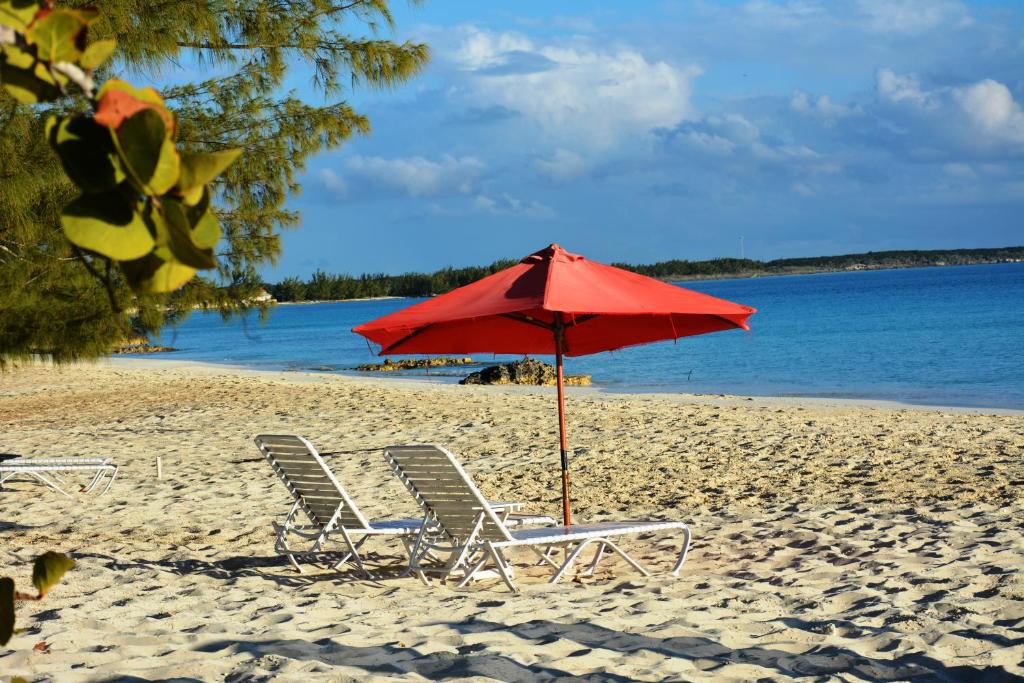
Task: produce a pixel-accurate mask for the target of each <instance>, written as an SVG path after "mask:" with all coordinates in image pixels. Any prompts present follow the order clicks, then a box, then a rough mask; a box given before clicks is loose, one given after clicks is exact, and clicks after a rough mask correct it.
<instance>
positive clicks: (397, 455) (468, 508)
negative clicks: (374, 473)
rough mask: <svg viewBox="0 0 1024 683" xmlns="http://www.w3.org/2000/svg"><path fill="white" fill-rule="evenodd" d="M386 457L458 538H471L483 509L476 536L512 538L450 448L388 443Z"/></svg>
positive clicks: (419, 501) (447, 530) (420, 501)
mask: <svg viewBox="0 0 1024 683" xmlns="http://www.w3.org/2000/svg"><path fill="white" fill-rule="evenodd" d="M384 457H385V459H387V461H388V464H390V465H391V469H392V470H394V472H395V474H396V475H397V476H398V478H399V479H401V480H402V483H403V484H405V487H406V488H407V489H409V492H410V493H411V494H412V495H413V498H415V499H416V502H417V504H419V506H420V508H421V509H422V510H423V512H424V513H425V514H426V515H427V516H428V517H430V518H432V519H434V520H436V521H437V523H438V524H439V525H440V526H441V528H442V529H443V530H444V532H445V534H447V535H448V536H449V537H451V538H452V539H453V540H455V541H456V542H459V541H466V540H468V538H469V536H470V535H471V534H472V533H473V529H474V528H475V526H476V523H477V520H478V519H479V518H480V514H481V513H483V515H484V517H483V525H482V527H481V528H480V531H479V536H478V537H477V538H479V539H483V540H490V541H507V540H510V539H511V538H512V537H511V535H510V534H509V532H508V529H507V528H506V527H505V525H504V524H503V523H502V522H501V520H500V519H498V516H497V515H496V514H494V511H493V510H491V508H490V506H489V505H488V504H487V500H486V499H485V498H484V497H483V495H482V494H481V493H480V490H479V489H477V487H476V485H475V484H474V483H473V480H472V479H470V478H469V474H467V473H466V470H464V469H462V466H461V465H460V464H459V463H458V461H456V460H455V456H454V455H452V454H451V453H450V452H449V451H448V450H447V449H445V448H443V447H441V446H432V445H418V446H388V447H387V448H385V449H384Z"/></svg>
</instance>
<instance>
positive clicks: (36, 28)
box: [25, 8, 87, 64]
mask: <svg viewBox="0 0 1024 683" xmlns="http://www.w3.org/2000/svg"><path fill="white" fill-rule="evenodd" d="M86 25H87V23H86V20H85V18H84V16H83V13H82V12H79V11H78V10H73V9H67V8H60V9H55V10H52V11H50V12H48V13H47V14H46V15H44V16H42V17H39V18H37V19H36V20H35V21H34V22H32V24H31V25H30V26H29V27H28V28H27V29H26V30H25V37H26V38H27V40H28V41H29V43H31V44H34V45H35V46H36V54H37V55H38V56H39V59H41V60H43V61H44V62H50V63H51V64H56V63H57V62H74V61H76V60H77V59H78V58H79V57H80V56H81V55H82V50H81V49H80V47H79V45H80V44H81V41H82V38H83V37H84V31H85V28H86Z"/></svg>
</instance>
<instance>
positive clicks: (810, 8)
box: [742, 0, 825, 29]
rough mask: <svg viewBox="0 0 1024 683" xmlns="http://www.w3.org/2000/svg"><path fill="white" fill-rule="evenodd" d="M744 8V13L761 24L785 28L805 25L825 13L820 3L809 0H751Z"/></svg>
mask: <svg viewBox="0 0 1024 683" xmlns="http://www.w3.org/2000/svg"><path fill="white" fill-rule="evenodd" d="M742 9H743V12H744V14H746V15H747V16H748V17H750V18H751V19H754V20H755V21H757V22H758V23H759V24H762V25H768V26H771V27H774V28H784V29H788V28H798V27H801V26H804V25H805V24H807V23H808V22H810V21H813V20H816V19H819V18H820V17H821V16H822V15H823V14H824V13H825V9H824V8H823V7H822V6H821V5H820V4H819V3H817V2H810V1H808V0H789V1H788V2H772V1H771V0H749V2H747V3H745V4H744V5H743V8H742Z"/></svg>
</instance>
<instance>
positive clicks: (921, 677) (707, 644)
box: [451, 618, 1022, 683]
mask: <svg viewBox="0 0 1024 683" xmlns="http://www.w3.org/2000/svg"><path fill="white" fill-rule="evenodd" d="M451 626H452V627H453V628H456V629H457V630H459V631H461V632H463V633H467V634H469V633H472V634H477V633H489V632H501V633H512V634H515V635H517V636H519V637H520V638H523V639H524V640H532V641H538V644H545V643H551V642H554V641H556V640H559V639H567V640H572V641H575V642H577V643H579V644H580V645H583V646H584V647H587V648H592V649H606V650H614V651H616V652H619V653H623V654H628V653H632V652H639V651H646V652H653V653H656V654H659V655H663V656H665V657H673V658H682V659H688V660H690V661H696V660H703V661H701V665H700V668H701V669H702V670H703V671H705V672H711V671H715V670H716V669H719V668H721V667H723V666H726V665H729V664H748V665H749V664H753V665H755V666H760V667H762V668H765V669H773V670H775V671H776V672H777V673H778V674H780V675H783V676H789V677H798V676H832V675H837V674H840V673H847V674H853V675H855V676H856V677H858V679H860V680H865V681H877V682H887V681H950V682H952V681H975V682H979V683H1002V682H1003V681H1020V680H1022V679H1021V677H1019V676H1016V675H1014V674H1012V673H1010V672H1008V671H1006V670H1005V669H1003V668H1002V667H999V666H969V665H959V666H949V665H947V664H945V663H944V662H941V661H939V660H937V659H935V658H933V657H929V656H927V655H924V654H921V653H914V652H911V653H907V654H904V655H901V656H898V657H896V658H894V659H875V658H872V657H868V656H866V655H863V654H860V653H858V652H854V651H853V650H850V649H848V648H844V647H841V646H837V645H821V646H815V647H812V648H811V649H809V650H807V651H806V652H801V653H793V652H786V651H785V650H780V649H773V648H769V647H759V646H755V647H744V648H731V647H728V646H726V645H723V644H721V643H719V642H716V641H715V640H712V639H711V638H708V637H703V636H696V637H694V636H676V637H671V638H654V637H651V636H645V635H641V634H638V633H626V632H623V631H615V630H614V629H610V628H606V627H604V626H598V625H596V624H589V623H585V622H583V623H577V624H562V623H557V622H551V621H544V620H541V619H534V620H532V621H527V622H524V623H521V624H515V625H511V626H510V625H508V624H502V623H497V622H492V621H486V620H482V619H475V618H472V619H469V620H467V621H466V622H463V623H460V624H452V625H451Z"/></svg>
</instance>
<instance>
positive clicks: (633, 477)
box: [0, 361, 1024, 681]
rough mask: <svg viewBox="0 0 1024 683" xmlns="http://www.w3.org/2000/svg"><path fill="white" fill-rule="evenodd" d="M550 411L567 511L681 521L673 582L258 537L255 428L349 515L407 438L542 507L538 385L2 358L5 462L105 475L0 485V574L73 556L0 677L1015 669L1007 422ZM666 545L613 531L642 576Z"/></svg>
mask: <svg viewBox="0 0 1024 683" xmlns="http://www.w3.org/2000/svg"><path fill="white" fill-rule="evenodd" d="M567 409H568V419H569V425H570V437H571V441H572V445H573V446H574V447H576V448H578V449H579V450H578V452H577V453H576V455H575V456H574V457H573V459H572V470H573V493H574V496H573V497H574V502H575V510H576V515H577V518H578V520H588V521H599V520H611V519H630V518H632V519H637V518H646V517H652V516H653V517H657V518H665V519H680V520H683V521H686V522H688V523H690V524H691V526H692V528H693V531H694V546H693V549H692V552H691V555H690V558H689V560H688V561H687V563H686V565H685V566H684V567H683V571H682V572H681V575H680V576H679V578H678V579H672V578H671V577H669V576H667V575H665V574H660V575H659V574H656V575H655V576H653V577H651V578H644V577H642V576H640V575H638V574H636V573H633V572H631V571H629V568H628V567H627V566H626V565H625V564H624V563H622V562H620V561H610V560H606V561H605V563H603V564H602V565H601V567H600V568H599V570H598V572H597V573H596V574H595V576H593V577H590V578H581V577H577V578H576V579H575V580H572V581H567V582H565V583H563V584H559V585H556V586H550V585H548V584H547V583H546V579H547V577H548V574H547V573H546V572H545V571H542V570H541V569H539V568H531V567H529V566H527V565H526V564H525V560H526V558H525V556H522V555H513V556H512V559H513V560H514V561H515V559H516V558H519V559H520V560H522V562H521V563H520V564H519V565H518V566H519V567H520V569H519V577H520V586H521V588H522V591H523V592H522V594H521V595H518V596H517V595H513V594H510V593H509V592H508V591H507V590H506V589H505V588H504V586H503V585H502V584H501V583H500V582H495V581H485V582H479V583H475V584H472V585H471V586H468V587H467V588H464V589H456V588H453V587H452V586H451V585H435V586H433V587H429V588H428V587H425V586H423V585H422V584H421V583H419V582H418V581H417V580H415V579H410V578H389V577H393V576H394V575H395V574H397V572H398V571H399V569H400V568H401V560H402V557H401V549H400V547H399V546H398V544H397V543H390V542H387V541H379V542H377V544H376V545H374V546H373V547H372V549H373V550H375V551H376V552H375V553H374V557H375V562H376V564H377V566H382V567H383V569H382V572H384V573H385V574H386V575H387V576H386V577H385V578H383V579H381V580H379V581H368V580H365V579H363V578H362V577H361V576H359V575H357V574H355V573H348V572H342V573H339V572H334V571H326V570H322V569H317V568H315V567H308V568H307V572H306V573H305V574H301V575H300V574H297V573H295V572H294V571H292V570H291V569H290V567H289V566H288V564H287V562H286V561H285V560H284V559H283V558H281V557H279V556H277V555H275V553H274V551H273V534H272V530H271V520H272V519H280V518H281V517H283V515H284V513H285V512H287V509H288V506H289V503H290V500H289V496H288V493H287V492H286V491H285V489H284V487H283V486H282V485H281V483H280V482H279V481H278V480H277V479H276V477H275V476H274V474H273V473H272V471H271V469H270V467H269V466H268V465H267V463H266V462H265V461H264V460H263V459H262V457H261V456H260V454H259V453H258V451H257V450H256V448H255V447H254V445H253V443H252V438H253V437H254V436H255V435H256V434H258V433H261V432H264V433H296V434H302V435H305V436H307V437H308V438H310V439H311V440H312V442H313V443H314V444H315V445H316V446H317V447H318V448H319V449H320V451H321V452H322V453H324V454H330V455H329V457H328V460H329V462H330V463H331V466H332V467H333V468H334V470H335V471H336V472H337V474H338V476H339V478H340V479H341V481H342V482H343V483H344V484H345V485H346V487H347V488H348V489H349V491H350V492H351V493H352V495H353V496H354V497H355V499H356V500H357V501H358V502H359V503H360V504H361V505H362V508H363V509H364V511H366V512H367V513H368V514H369V515H370V516H371V517H374V518H388V517H405V516H414V515H415V512H416V510H415V507H414V505H413V503H412V500H411V498H410V497H409V495H408V493H406V491H405V490H404V489H403V488H401V486H400V484H399V483H398V482H397V480H395V479H394V478H393V476H392V475H391V474H390V473H389V472H388V470H387V469H386V466H385V464H384V461H383V458H382V455H381V449H382V448H383V447H385V446H388V445H391V444H400V443H424V442H427V443H439V444H443V445H446V446H447V447H449V448H450V449H451V450H452V451H453V452H454V453H456V454H457V455H458V456H459V457H460V459H461V460H462V462H463V463H464V464H465V465H466V467H467V469H468V470H469V471H470V472H471V473H472V474H473V476H474V477H475V479H476V481H477V483H478V485H479V486H480V487H481V489H482V490H483V492H484V494H485V495H487V496H489V497H490V498H492V499H506V500H508V499H515V500H521V501H525V502H527V503H528V505H529V509H530V510H532V511H537V512H546V513H549V514H552V515H556V516H557V515H558V513H559V509H560V507H559V506H560V503H559V497H558V491H559V484H558V455H557V451H556V448H555V446H556V443H557V420H556V417H555V402H554V397H553V391H551V390H509V389H503V388H497V387H468V386H467V387H462V386H452V385H440V384H428V383H423V382H408V381H393V380H386V379H353V378H348V377H339V376H333V375H312V374H300V373H255V372H248V371H243V370H235V369H230V368H219V367H212V366H201V365H188V364H174V363H166V364H162V363H161V362H160V361H140V362H131V361H128V362H125V361H119V362H115V363H102V364H98V365H86V366H74V367H67V368H61V369H54V368H47V367H29V368H22V369H18V370H16V371H14V372H9V373H6V374H3V375H0V453H9V454H16V455H21V456H25V457H47V456H48V457H56V456H73V455H74V456H85V455H90V456H110V457H113V458H114V459H115V460H116V461H117V462H118V464H119V465H120V467H121V474H120V475H119V477H118V480H117V482H116V483H115V484H114V486H113V488H112V489H111V491H110V493H109V494H107V495H105V496H102V497H99V496H95V495H84V494H79V495H76V496H75V497H73V498H71V499H67V498H63V497H61V496H60V495H58V494H56V493H52V492H48V491H46V490H45V489H44V488H43V487H41V486H40V485H38V484H33V483H29V482H18V483H12V484H11V485H10V486H9V487H8V488H6V489H4V490H3V491H2V492H0V568H2V570H0V574H3V575H12V576H14V577H15V579H16V580H17V581H18V583H19V584H21V585H26V584H27V583H28V582H29V577H30V573H31V561H32V559H33V558H34V557H35V556H36V555H38V554H40V553H42V552H43V551H45V550H49V549H54V550H60V551H63V552H67V553H69V554H70V555H71V556H72V557H73V558H74V559H75V560H76V561H77V563H78V566H77V568H76V569H75V570H73V571H72V572H71V573H70V574H69V575H68V576H67V577H66V579H65V581H64V582H63V583H62V584H61V585H60V586H59V587H57V588H56V589H55V590H54V591H53V592H52V594H50V595H49V596H47V598H46V599H45V600H44V601H42V602H39V603H32V604H22V605H20V608H19V619H20V620H21V625H22V626H25V627H28V631H27V632H26V633H23V634H21V635H18V636H16V637H15V638H14V639H13V641H12V642H11V644H10V646H9V648H8V649H0V678H2V677H3V676H4V675H22V676H28V677H30V678H32V677H36V678H37V679H39V680H43V679H45V680H55V681H86V680H89V681H92V680H163V679H174V680H199V681H211V680H218V681H220V680H227V681H242V680H246V681H248V680H284V681H291V680H294V681H350V680H351V681H366V680H383V679H388V678H402V679H404V680H425V679H449V680H454V679H467V680H477V681H489V680H499V681H535V680H547V679H550V678H556V677H563V676H572V677H576V680H585V681H662V680H715V681H752V680H776V679H790V678H795V679H804V680H844V681H854V680H883V681H900V680H941V681H1003V680H1016V679H1018V678H1021V677H1024V574H1022V573H1021V567H1022V566H1024V529H1022V525H1024V495H1022V491H1024V416H1022V415H1020V414H993V413H985V412H984V411H975V412H973V413H971V412H962V411H950V410H942V409H916V408H908V407H898V406H870V405H863V406H862V405H853V404H839V403H829V402H817V403H806V402H805V403H802V404H798V403H797V402H792V401H790V402H787V401H782V400H769V399H744V398H739V397H735V398H733V397H725V398H719V397H687V396H659V395H632V396H631V395H611V394H603V393H599V392H593V391H585V390H584V391H570V392H569V400H568V405H567ZM157 457H160V458H161V460H162V463H163V470H164V476H163V478H162V479H157V476H156V459H157ZM674 543H675V541H674V539H670V538H660V537H655V538H650V539H632V540H630V541H627V542H626V543H625V546H626V548H627V549H629V550H630V551H634V552H635V556H637V557H638V558H639V559H640V560H641V561H642V562H644V563H645V564H647V565H648V566H649V567H650V568H651V569H653V570H655V571H664V570H665V569H666V568H668V567H670V565H671V562H672V560H673V559H674V555H673V547H674ZM336 547H340V546H336ZM584 567H585V563H584V564H583V565H581V567H580V568H581V569H582V568H584ZM39 642H45V643H47V644H48V652H40V651H35V650H33V645H35V644H36V643H39Z"/></svg>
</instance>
